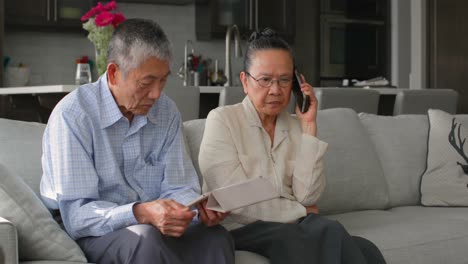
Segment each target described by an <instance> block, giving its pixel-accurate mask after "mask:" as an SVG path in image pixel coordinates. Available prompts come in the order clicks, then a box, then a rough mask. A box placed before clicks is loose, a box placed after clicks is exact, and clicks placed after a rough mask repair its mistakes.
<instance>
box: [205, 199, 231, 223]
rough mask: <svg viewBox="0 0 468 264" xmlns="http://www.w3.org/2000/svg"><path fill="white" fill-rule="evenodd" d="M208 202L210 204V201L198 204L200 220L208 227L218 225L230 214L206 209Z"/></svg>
mask: <svg viewBox="0 0 468 264" xmlns="http://www.w3.org/2000/svg"><path fill="white" fill-rule="evenodd" d="M207 202H208V200H203V201H201V202H199V203H197V209H198V218H199V219H200V221H201V222H202V223H204V224H205V225H206V226H214V225H217V224H219V223H220V222H221V221H223V220H224V218H226V216H228V215H229V213H221V212H216V211H212V210H210V209H208V208H206V203H207Z"/></svg>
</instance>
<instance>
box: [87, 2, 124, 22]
mask: <svg viewBox="0 0 468 264" xmlns="http://www.w3.org/2000/svg"><path fill="white" fill-rule="evenodd" d="M116 10H117V4H116V2H115V0H112V1H111V2H109V3H107V4H106V5H103V4H102V3H101V2H98V4H97V5H96V6H95V7H93V8H91V10H89V11H88V12H87V13H86V14H85V15H84V16H82V17H81V21H82V22H86V21H88V20H89V19H90V18H94V23H95V25H96V26H98V27H105V26H108V25H112V26H113V27H114V28H116V27H117V26H118V25H119V24H120V23H122V22H123V21H125V20H126V18H125V16H124V15H122V13H118V12H116Z"/></svg>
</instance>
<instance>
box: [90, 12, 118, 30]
mask: <svg viewBox="0 0 468 264" xmlns="http://www.w3.org/2000/svg"><path fill="white" fill-rule="evenodd" d="M113 20H114V14H112V13H111V12H108V11H104V12H102V13H100V14H98V15H97V16H96V18H95V19H94V22H95V23H96V26H98V27H105V26H107V25H110V24H112V21H113Z"/></svg>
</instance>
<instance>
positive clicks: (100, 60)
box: [96, 48, 107, 76]
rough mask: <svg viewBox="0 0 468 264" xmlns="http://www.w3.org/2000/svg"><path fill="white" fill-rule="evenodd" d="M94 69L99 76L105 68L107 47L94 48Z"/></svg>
mask: <svg viewBox="0 0 468 264" xmlns="http://www.w3.org/2000/svg"><path fill="white" fill-rule="evenodd" d="M96 69H97V73H98V76H101V75H102V74H103V73H104V72H106V69H107V49H99V48H96Z"/></svg>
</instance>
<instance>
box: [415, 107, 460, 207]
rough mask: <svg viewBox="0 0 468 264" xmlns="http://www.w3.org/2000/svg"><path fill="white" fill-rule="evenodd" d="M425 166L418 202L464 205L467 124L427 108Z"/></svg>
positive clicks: (449, 115)
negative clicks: (419, 200) (427, 125)
mask: <svg viewBox="0 0 468 264" xmlns="http://www.w3.org/2000/svg"><path fill="white" fill-rule="evenodd" d="M428 115H429V124H430V130H429V139H428V154H427V169H426V171H425V172H424V174H423V176H422V180H421V203H422V204H424V205H436V206H467V205H468V148H466V147H465V146H464V144H465V141H466V139H467V138H468V123H462V122H461V121H460V120H459V119H457V118H456V117H455V116H453V115H451V114H448V113H446V112H444V111H441V110H434V109H430V110H429V111H428Z"/></svg>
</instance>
